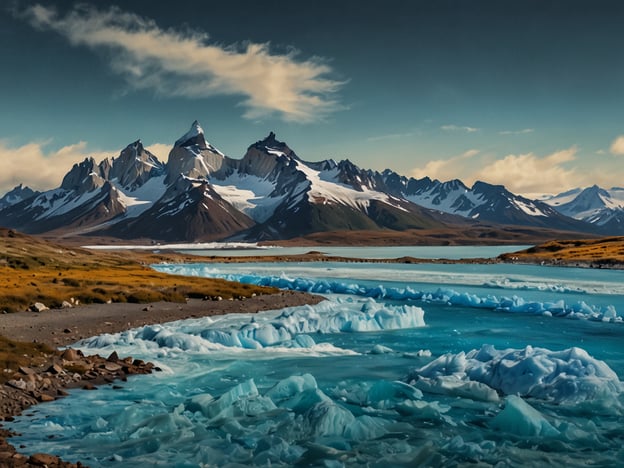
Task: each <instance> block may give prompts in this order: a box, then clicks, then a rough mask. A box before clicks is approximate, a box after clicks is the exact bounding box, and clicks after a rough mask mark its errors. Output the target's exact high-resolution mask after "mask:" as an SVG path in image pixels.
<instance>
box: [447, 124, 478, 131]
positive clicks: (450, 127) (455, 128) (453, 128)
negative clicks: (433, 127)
mask: <svg viewBox="0 0 624 468" xmlns="http://www.w3.org/2000/svg"><path fill="white" fill-rule="evenodd" d="M440 128H441V129H442V130H444V131H445V132H467V133H474V132H478V131H479V130H481V129H480V128H476V127H466V126H460V125H442V126H441V127H440Z"/></svg>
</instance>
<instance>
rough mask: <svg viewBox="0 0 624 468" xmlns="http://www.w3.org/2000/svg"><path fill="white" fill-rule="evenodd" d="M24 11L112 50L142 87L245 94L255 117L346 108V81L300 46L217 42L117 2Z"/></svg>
mask: <svg viewBox="0 0 624 468" xmlns="http://www.w3.org/2000/svg"><path fill="white" fill-rule="evenodd" d="M19 16H20V17H22V18H25V19H26V20H27V21H28V22H29V23H30V24H31V25H32V26H33V27H35V28H37V29H40V30H52V31H55V32H57V33H58V34H60V35H62V36H64V37H66V38H67V40H68V41H69V42H70V44H72V45H74V46H86V47H88V48H90V49H93V50H95V51H100V50H105V51H112V52H113V54H112V55H111V56H110V57H111V58H110V66H111V68H112V70H113V71H114V72H116V73H118V74H119V75H121V76H123V77H124V78H125V79H126V81H127V82H128V83H129V85H130V86H132V87H133V88H135V89H147V90H153V91H155V92H156V93H157V94H158V95H163V96H183V97H187V98H206V97H210V96H215V95H231V96H243V100H242V101H241V102H240V103H239V105H240V106H243V107H244V108H245V111H244V114H243V115H244V117H246V118H248V119H259V118H263V117H267V116H271V115H277V116H279V117H281V118H282V119H283V120H285V121H293V122H302V123H306V122H312V121H316V120H319V119H322V118H324V117H325V116H327V115H328V114H329V113H331V112H334V111H336V110H339V109H340V108H341V106H340V104H339V103H338V101H337V99H336V98H335V96H336V93H337V91H338V90H339V89H340V87H341V86H342V85H343V84H344V83H342V82H339V81H336V80H333V79H330V78H328V75H329V74H330V73H331V72H332V70H331V68H330V67H329V66H328V65H327V64H326V62H325V61H323V60H321V59H319V58H310V59H308V60H298V59H297V52H295V51H291V52H288V53H286V54H281V55H280V54H275V53H272V52H271V50H270V47H269V44H266V43H265V44H256V43H252V42H247V43H244V44H232V45H229V46H222V45H217V44H211V43H209V42H208V35H207V34H205V33H201V32H187V31H185V32H180V31H176V30H172V29H167V30H165V29H162V28H160V27H158V25H157V24H156V23H155V22H154V21H153V20H151V19H147V18H143V17H140V16H138V15H136V14H133V13H129V12H125V11H123V10H121V9H119V8H117V7H111V8H109V9H108V10H97V9H95V8H94V7H92V6H86V5H81V6H77V7H74V9H72V10H71V11H70V12H68V13H67V14H66V15H65V16H61V15H59V14H58V13H57V11H56V10H54V9H53V8H48V7H46V6H42V5H35V6H32V7H30V8H28V9H26V10H25V11H23V12H21V13H20V14H19Z"/></svg>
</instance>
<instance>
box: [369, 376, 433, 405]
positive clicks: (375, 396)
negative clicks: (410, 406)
mask: <svg viewBox="0 0 624 468" xmlns="http://www.w3.org/2000/svg"><path fill="white" fill-rule="evenodd" d="M422 396H423V394H422V392H421V391H420V390H418V389H417V388H414V387H413V386H411V385H408V384H406V383H403V382H399V381H392V382H389V381H387V380H380V381H378V382H375V384H373V386H372V387H371V388H370V389H369V390H368V395H367V401H366V404H368V405H370V406H373V407H375V408H387V409H390V408H394V407H395V406H396V404H397V402H402V401H404V400H419V399H420V398H422Z"/></svg>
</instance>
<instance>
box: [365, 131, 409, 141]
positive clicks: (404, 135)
mask: <svg viewBox="0 0 624 468" xmlns="http://www.w3.org/2000/svg"><path fill="white" fill-rule="evenodd" d="M411 136H414V133H413V132H407V133H388V134H387V135H376V136H372V137H368V138H367V139H366V140H367V141H382V140H399V139H401V138H409V137H411Z"/></svg>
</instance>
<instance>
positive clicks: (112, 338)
mask: <svg viewBox="0 0 624 468" xmlns="http://www.w3.org/2000/svg"><path fill="white" fill-rule="evenodd" d="M388 255H389V254H388ZM406 255H412V254H411V253H410V254H406ZM391 256H401V255H397V254H396V253H395V252H393V254H392V255H391ZM414 256H422V255H414ZM462 256H465V255H464V254H462ZM476 256H481V255H476ZM485 256H490V255H485ZM155 268H156V269H158V270H160V271H166V272H171V273H178V274H186V275H202V276H212V277H223V278H229V279H234V280H238V281H243V282H247V283H254V284H273V285H277V286H280V287H283V288H291V289H299V290H309V291H316V292H319V293H321V294H323V295H324V296H325V297H326V298H327V300H326V301H324V302H322V303H321V304H318V305H316V306H313V307H309V306H306V307H297V308H291V309H286V310H279V311H272V312H266V313H260V314H237V315H229V316H224V317H212V318H202V319H195V320H187V321H180V322H174V323H169V324H164V325H156V326H148V327H143V328H140V329H135V330H130V331H127V332H124V333H120V334H115V335H102V336H99V337H93V338H90V339H87V340H84V341H83V342H81V343H80V347H81V349H83V351H85V352H90V353H93V352H98V353H100V354H104V355H107V354H108V353H110V352H112V351H113V350H117V352H118V353H119V354H120V355H132V356H134V357H138V358H142V359H146V360H150V361H153V362H155V363H157V365H159V366H160V367H161V368H162V369H163V372H160V373H155V374H153V375H149V376H141V377H133V378H131V379H129V381H128V382H127V383H124V384H123V388H122V389H119V390H113V389H112V388H104V387H103V388H101V389H99V390H98V391H96V392H86V391H74V392H72V395H71V396H70V397H68V398H65V399H63V400H58V401H56V402H53V403H49V404H45V405H40V406H38V407H36V408H34V409H33V410H31V412H32V413H33V415H32V416H23V417H21V418H18V419H17V421H16V422H14V423H12V424H11V426H10V428H11V429H13V430H15V431H17V432H20V433H21V434H22V435H21V436H20V437H18V438H16V439H14V443H16V444H18V445H19V444H21V443H23V444H25V445H26V446H27V450H28V451H29V452H31V453H32V452H39V451H44V452H54V453H58V454H61V455H63V457H64V458H66V459H68V460H81V461H83V462H86V463H87V464H88V465H89V466H92V467H98V466H115V467H117V466H180V467H187V466H188V467H191V466H250V465H251V466H268V465H271V466H293V465H296V466H330V467H333V466H454V465H466V464H477V466H489V465H492V466H493V465H496V466H521V465H522V466H526V465H529V466H545V465H550V466H572V467H574V466H588V465H597V466H617V465H622V464H623V463H624V451H623V449H622V444H623V442H624V433H623V432H622V427H624V416H623V415H624V410H623V403H624V398H623V396H622V390H623V387H622V385H623V384H622V382H621V379H622V377H623V376H624V348H623V347H622V343H624V324H623V323H622V311H624V272H623V271H613V270H590V269H575V268H554V267H548V268H545V267H537V266H527V265H388V264H340V263H325V262H323V263H301V264H293V263H283V264H282V263H261V264H198V265H178V264H176V265H157V266H155ZM206 307H210V303H209V302H207V303H206ZM479 464H480V465H479Z"/></svg>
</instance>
